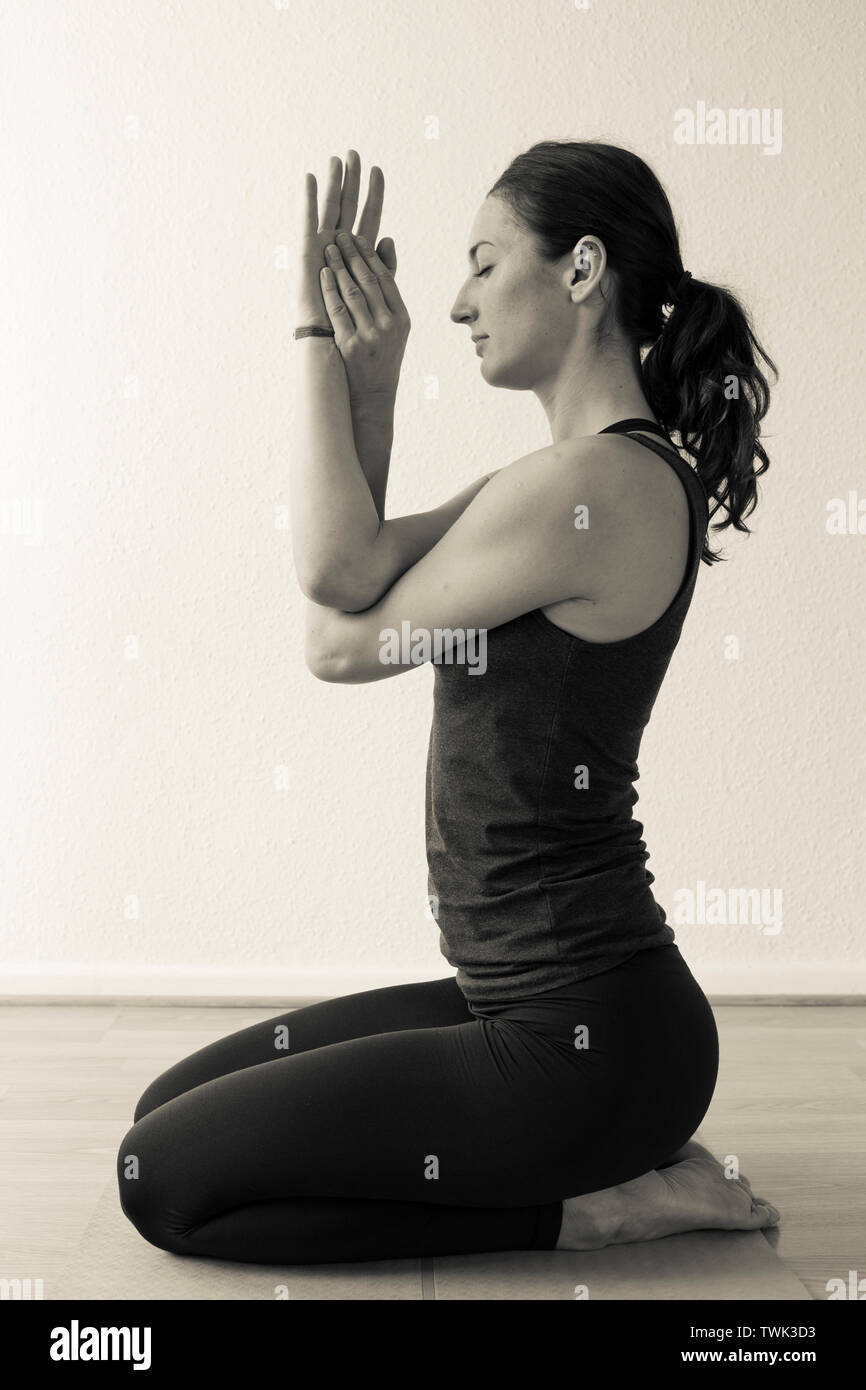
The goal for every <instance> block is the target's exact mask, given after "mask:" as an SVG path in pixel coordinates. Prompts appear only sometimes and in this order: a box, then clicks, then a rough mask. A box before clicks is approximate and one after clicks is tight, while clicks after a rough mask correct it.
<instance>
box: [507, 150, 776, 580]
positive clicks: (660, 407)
mask: <svg viewBox="0 0 866 1390" xmlns="http://www.w3.org/2000/svg"><path fill="white" fill-rule="evenodd" d="M487 196H488V197H490V196H496V197H498V198H501V199H503V200H504V201H505V202H506V203H507V204H508V205H509V207H510V208H511V209H512V211H513V213H515V214H516V215H517V217H518V218H519V219H520V220H521V221H522V222H523V224H524V225H525V226H526V227H527V228H528V229H529V230H530V231H531V232H532V233H534V235H535V237H536V239H537V241H538V243H539V246H540V249H541V254H542V256H544V257H545V258H547V259H549V260H558V259H559V258H560V257H562V256H563V255H565V254H566V253H567V252H569V251H571V250H572V248H573V247H574V245H575V244H576V242H577V241H578V239H579V238H580V237H584V236H593V235H595V236H597V237H599V238H600V239H601V240H602V241H603V242H604V245H605V249H606V251H607V259H608V266H609V268H610V270H611V271H612V272H613V274H614V282H615V291H614V303H613V304H612V306H611V313H612V315H614V321H615V322H616V323H617V324H618V325H619V327H620V329H621V330H622V332H623V333H624V334H625V335H626V336H627V337H628V338H629V339H631V340H632V341H633V342H634V343H635V345H636V346H637V349H638V351H639V353H640V354H641V356H642V360H641V372H642V377H643V388H644V393H645V395H646V398H647V400H648V401H649V403H650V405H651V406H652V409H653V411H654V413H655V415H656V417H657V418H658V420H659V421H660V422H661V424H662V425H663V427H664V428H665V429H666V430H667V431H668V433H669V434H671V435H673V434H674V433H676V434H677V435H678V436H679V439H678V443H679V447H680V448H681V449H682V450H683V452H684V453H686V454H687V455H688V456H689V457H690V458H691V459H692V460H693V461H694V465H695V471H696V472H697V474H698V476H699V478H700V479H701V482H702V483H703V485H704V489H705V491H706V494H707V499H708V501H710V502H712V501H713V500H714V502H715V505H712V506H711V509H710V512H709V515H710V517H712V516H714V515H715V513H716V512H717V511H718V510H719V508H720V507H724V508H725V511H726V512H727V516H726V518H725V520H723V521H719V522H716V524H715V525H714V527H713V530H714V531H721V530H724V528H725V527H726V526H731V525H733V526H734V527H735V528H736V529H737V530H738V531H745V532H748V531H749V527H748V526H746V525H745V522H744V520H743V518H744V517H746V516H748V515H749V513H750V512H752V511H753V510H754V508H755V506H756V505H757V500H758V492H757V485H756V480H757V478H759V477H760V475H761V474H762V473H765V472H766V471H767V469H768V468H769V466H770V460H769V458H768V457H767V454H766V451H765V450H764V448H763V446H762V444H761V443H760V433H761V428H760V422H761V420H762V419H763V418H764V416H765V415H766V413H767V409H768V407H769V403H770V388H769V384H768V382H767V378H766V377H765V376H764V374H763V372H762V371H761V368H760V366H759V363H758V358H759V357H760V358H761V359H763V361H764V362H765V363H766V365H767V366H768V367H769V368H770V370H771V372H772V373H773V376H774V378H775V379H776V380H778V375H779V374H778V371H777V369H776V366H775V363H773V362H772V360H771V359H770V358H769V357H768V356H767V354H766V353H765V352H764V350H763V348H762V347H761V346H760V344H759V343H758V341H757V339H756V337H755V335H754V332H753V331H752V327H751V324H750V322H749V319H748V316H747V314H746V312H745V310H744V309H743V306H742V305H741V304H740V302H739V300H738V299H737V298H736V297H735V296H734V295H733V294H732V293H731V292H730V290H728V289H724V288H722V287H720V286H718V285H712V284H709V283H708V282H707V281H705V280H696V279H689V280H687V281H686V283H685V285H684V286H683V287H682V288H681V290H680V292H679V293H677V285H678V282H679V281H680V280H681V277H682V276H683V263H682V259H681V257H680V250H679V238H678V235H677V227H676V223H675V221H674V215H673V212H672V211H671V206H670V203H669V202H668V198H667V194H666V193H665V191H664V189H663V188H662V185H661V184H660V182H659V180H658V179H657V178H656V176H655V174H654V173H653V172H652V170H651V169H650V168H649V166H648V165H647V164H645V163H644V161H643V160H642V159H640V158H639V157H638V156H637V155H636V154H633V153H632V151H631V150H625V149H621V148H620V147H619V146H617V145H605V144H600V143H597V142H595V141H572V140H544V141H541V142H540V143H539V144H536V145H533V146H532V148H531V149H529V150H526V151H525V153H523V154H520V155H518V156H517V157H516V158H515V159H514V160H512V162H511V164H509V166H508V168H507V169H506V170H505V172H504V173H503V174H501V175H500V176H499V178H498V179H497V180H496V182H495V183H494V185H493V187H492V188H491V189H490V190H489V192H488V195H487ZM668 305H672V306H673V307H672V308H671V309H670V311H669V313H667V314H665V312H664V311H665V307H666V306H668ZM609 324H610V319H608V326H609ZM605 331H606V329H605V326H604V325H602V328H601V330H600V333H601V336H604V334H605ZM675 442H677V441H675ZM756 460H759V461H760V466H759V467H757V468H756V467H755V461H756ZM701 558H702V559H703V560H705V561H706V563H707V564H712V563H714V562H715V561H716V560H720V559H723V558H724V556H721V555H718V554H717V553H716V552H715V551H712V550H710V548H709V546H708V544H707V543H706V542H705V543H704V548H703V551H702V555H701Z"/></svg>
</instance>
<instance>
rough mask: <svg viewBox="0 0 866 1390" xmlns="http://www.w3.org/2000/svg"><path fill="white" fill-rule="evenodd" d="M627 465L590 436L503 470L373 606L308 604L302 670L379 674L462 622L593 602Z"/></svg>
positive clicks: (478, 629) (358, 678) (614, 538)
mask: <svg viewBox="0 0 866 1390" xmlns="http://www.w3.org/2000/svg"><path fill="white" fill-rule="evenodd" d="M628 468H629V464H628V462H627V461H624V460H623V458H622V453H621V450H620V449H619V447H618V445H617V441H616V437H615V436H608V437H603V436H590V437H587V438H583V439H575V440H570V441H567V442H566V443H564V444H560V445H548V446H546V447H545V448H543V449H539V450H537V451H536V452H535V453H532V454H528V455H526V456H525V457H524V458H521V459H518V460H517V461H516V462H515V463H512V464H511V465H510V466H508V467H507V468H503V469H500V470H499V471H498V474H497V476H496V477H495V479H492V480H491V481H490V483H489V484H488V485H487V486H485V487H483V488H481V489H480V490H479V492H478V494H477V495H476V497H475V498H474V499H473V500H472V501H471V502H470V503H469V505H468V506H467V507H466V508H465V510H464V511H463V513H462V514H461V516H460V517H458V519H457V520H456V521H455V522H454V524H453V525H452V526H451V527H450V528H449V529H448V531H447V532H446V533H445V534H444V535H443V537H442V538H441V540H440V541H439V542H438V543H437V544H436V545H434V546H433V548H432V549H431V550H430V551H429V552H428V554H426V555H425V556H424V557H423V558H422V559H420V560H419V561H418V562H417V563H416V564H414V565H413V566H412V567H411V569H408V570H407V571H406V572H405V574H403V575H402V577H401V578H400V579H399V580H397V582H396V583H395V584H394V585H393V586H392V588H391V589H389V590H388V592H387V593H386V594H385V595H384V596H383V597H382V598H381V599H380V600H379V601H378V602H377V603H375V604H374V605H373V606H372V607H370V608H368V609H366V610H365V611H364V612H341V611H338V610H336V609H334V608H329V607H322V606H319V605H317V604H315V603H311V604H310V605H309V606H308V611H307V630H306V661H307V665H308V667H309V669H310V670H311V671H312V673H313V674H314V675H315V676H317V677H318V678H319V679H320V680H324V681H334V682H340V683H344V684H364V683H368V682H371V681H378V680H383V679H385V678H387V677H389V676H396V675H400V674H402V673H403V672H404V671H408V670H412V669H414V668H415V667H416V666H418V665H422V664H424V662H426V661H429V660H436V659H437V654H436V648H435V645H434V644H435V643H436V642H437V640H438V642H439V644H440V653H439V655H440V657H441V654H442V652H449V651H450V650H451V648H452V647H454V646H455V645H457V646H459V644H460V643H462V641H463V640H465V638H466V636H467V633H468V630H470V629H471V630H472V631H473V632H474V633H476V634H479V635H480V634H481V633H482V632H483V633H486V631H487V630H488V629H490V628H496V627H499V626H500V625H501V624H502V623H507V622H510V621H511V620H512V619H513V618H517V617H520V616H521V614H523V613H527V612H530V611H531V610H532V609H535V608H542V607H544V606H546V605H547V604H551V603H557V602H559V601H560V600H562V599H568V598H585V599H588V600H593V599H595V598H596V597H597V590H598V587H599V583H600V576H603V574H604V570H605V563H606V562H607V564H608V567H609V566H610V563H611V561H610V556H611V555H612V554H615V551H616V546H617V544H619V546H620V547H621V546H622V545H623V544H626V543H627V544H628V545H632V544H633V540H628V538H627V537H626V538H625V540H623V536H622V529H623V523H622V517H623V502H624V500H625V499H627V498H628V497H629V495H630V490H631V494H632V501H631V503H630V504H629V505H631V507H632V508H633V507H634V501H633V492H634V474H633V472H632V474H631V476H629V473H628ZM578 506H583V507H587V508H588V509H589V516H590V519H591V524H590V525H589V526H588V527H586V528H585V529H584V528H581V529H579V530H578V529H576V527H575V508H576V507H578ZM404 632H405V633H406V634H407V636H408V637H409V638H410V641H409V642H408V644H407V643H405V642H404V641H403V636H402V635H403V633H404ZM395 638H396V639H397V646H398V648H399V654H398V655H396V656H395V650H394V639H395ZM416 639H417V640H416ZM485 640H486V639H485ZM425 644H426V648H425ZM459 659H460V658H459V653H458V660H459ZM444 660H446V661H448V660H449V657H448V656H447V655H445V656H444Z"/></svg>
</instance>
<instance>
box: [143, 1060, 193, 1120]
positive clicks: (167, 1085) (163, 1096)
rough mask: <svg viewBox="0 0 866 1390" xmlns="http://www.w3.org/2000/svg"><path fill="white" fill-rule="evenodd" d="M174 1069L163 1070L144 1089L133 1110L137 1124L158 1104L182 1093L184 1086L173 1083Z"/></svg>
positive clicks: (162, 1103)
mask: <svg viewBox="0 0 866 1390" xmlns="http://www.w3.org/2000/svg"><path fill="white" fill-rule="evenodd" d="M173 1071H174V1068H173V1067H172V1068H169V1070H168V1071H164V1072H162V1073H161V1075H159V1076H157V1077H156V1078H155V1079H154V1080H153V1081H151V1083H150V1085H149V1086H148V1087H146V1089H145V1090H144V1091H142V1093H141V1095H140V1096H139V1098H138V1103H137V1105H136V1107H135V1110H134V1111H133V1112H132V1118H133V1120H134V1121H135V1122H136V1124H137V1123H138V1121H139V1120H143V1119H144V1117H145V1115H149V1114H150V1112H151V1110H156V1109H157V1107H158V1106H160V1105H165V1103H166V1101H169V1100H174V1098H175V1096H178V1095H180V1094H181V1092H182V1090H183V1087H179V1086H177V1085H176V1084H173V1077H172V1073H173Z"/></svg>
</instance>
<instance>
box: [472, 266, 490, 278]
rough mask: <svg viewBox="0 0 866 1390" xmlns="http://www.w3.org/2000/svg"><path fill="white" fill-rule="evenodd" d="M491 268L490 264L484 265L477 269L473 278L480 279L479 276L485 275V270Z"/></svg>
mask: <svg viewBox="0 0 866 1390" xmlns="http://www.w3.org/2000/svg"><path fill="white" fill-rule="evenodd" d="M492 269H493V266H492V265H486V266H485V267H484V269H483V270H479V271H478V273H477V274H476V275H475V277H474V278H475V279H476V280H478V279H480V277H481V276H482V275H486V274H487V272H488V270H492Z"/></svg>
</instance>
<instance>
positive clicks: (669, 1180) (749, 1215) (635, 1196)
mask: <svg viewBox="0 0 866 1390" xmlns="http://www.w3.org/2000/svg"><path fill="white" fill-rule="evenodd" d="M778 1222H779V1213H778V1211H777V1210H776V1208H775V1207H774V1206H773V1205H772V1204H771V1203H770V1202H767V1201H765V1199H764V1198H763V1197H755V1196H754V1195H753V1194H752V1189H751V1186H750V1185H749V1180H748V1178H746V1177H744V1176H742V1175H741V1176H740V1177H739V1178H726V1177H725V1171H724V1168H723V1167H722V1165H721V1163H719V1161H718V1160H717V1159H716V1158H714V1157H713V1155H712V1154H711V1153H710V1152H709V1150H708V1149H705V1148H704V1146H703V1144H698V1143H697V1142H696V1141H695V1140H694V1139H692V1140H690V1141H689V1143H688V1144H685V1145H683V1147H682V1149H679V1150H678V1151H677V1153H676V1154H674V1155H673V1156H672V1160H671V1161H670V1162H669V1165H668V1166H667V1167H664V1168H661V1169H657V1170H653V1172H651V1173H644V1174H643V1175H642V1176H641V1177H639V1178H633V1179H632V1181H631V1182H626V1183H621V1184H620V1185H619V1186H617V1187H607V1188H605V1189H604V1190H603V1191H601V1192H588V1193H584V1194H583V1195H582V1196H580V1197H569V1198H567V1199H566V1201H564V1202H563V1204H562V1226H561V1228H560V1232H559V1239H558V1240H557V1243H556V1249H557V1250H600V1249H601V1248H602V1247H603V1246H605V1245H621V1244H625V1243H628V1242H632V1241H640V1240H658V1239H659V1238H660V1237H662V1236H672V1235H677V1234H679V1233H680V1232H681V1231H706V1230H717V1231H719V1230H720V1231H756V1230H759V1229H760V1228H761V1227H762V1226H775V1225H777V1224H778Z"/></svg>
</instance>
